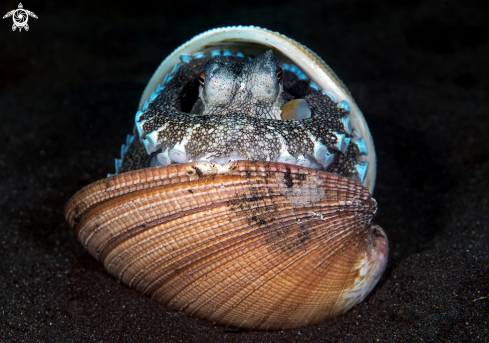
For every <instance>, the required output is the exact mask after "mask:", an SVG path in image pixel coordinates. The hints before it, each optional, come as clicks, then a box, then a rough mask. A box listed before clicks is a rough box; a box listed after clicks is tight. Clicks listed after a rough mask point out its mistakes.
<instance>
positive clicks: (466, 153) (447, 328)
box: [0, 0, 489, 342]
mask: <svg viewBox="0 0 489 343" xmlns="http://www.w3.org/2000/svg"><path fill="white" fill-rule="evenodd" d="M392 3H395V5H394V4H390V3H389V2H387V1H381V0H376V1H374V0H372V1H360V0H358V1H327V2H326V1H294V2H283V1H281V2H279V1H248V2H237V3H235V4H234V5H233V6H230V5H229V4H227V3H226V2H224V1H208V2H202V1H187V2H179V3H176V2H173V1H161V2H159V4H158V5H157V6H156V7H155V6H152V5H150V4H146V3H145V4H143V3H140V4H130V5H127V6H124V5H121V4H120V3H119V2H116V1H112V2H105V3H100V2H99V3H95V2H94V3H93V4H87V3H86V2H82V1H80V2H70V5H69V7H68V5H66V4H56V3H54V2H52V1H48V2H44V3H41V2H31V3H24V8H26V9H29V10H31V11H33V12H34V13H35V14H36V15H37V16H38V19H34V18H30V19H29V26H30V29H29V31H28V32H25V31H24V30H23V31H22V32H20V33H19V32H18V31H15V32H12V30H11V25H12V21H11V18H7V19H4V20H2V21H0V42H1V52H0V122H1V127H0V130H1V135H0V142H1V148H0V236H1V238H0V262H1V267H0V309H1V315H0V341H1V342H419V341H424V342H478V341H480V342H487V341H488V339H489V325H488V322H489V299H484V298H482V299H480V300H478V301H474V300H475V299H479V298H481V297H485V296H487V295H489V263H488V262H489V250H488V243H489V214H488V208H489V144H488V140H487V138H488V136H489V106H488V105H489V96H488V89H489V85H488V80H489V63H488V62H487V61H488V59H487V56H489V25H488V23H489V18H488V17H489V11H488V9H487V7H485V5H483V4H484V2H483V1H480V2H476V1H470V2H469V1H467V2H464V5H463V6H462V5H461V4H460V3H462V2H460V3H459V2H456V1H417V0H412V1H396V2H392ZM17 5H18V4H17V3H16V2H14V1H7V2H6V3H2V5H0V10H2V11H3V12H2V13H6V12H8V11H10V10H12V9H15V8H17ZM239 24H241V25H257V26H261V27H266V28H268V29H271V30H275V31H279V32H281V33H283V34H285V35H287V36H289V37H291V38H294V39H295V40H297V41H299V42H301V43H303V44H305V45H307V46H308V47H310V48H311V49H312V50H314V51H315V52H317V53H318V54H319V55H320V56H321V57H323V58H324V60H325V61H326V62H327V63H328V64H329V65H330V66H331V67H332V68H333V70H335V72H336V73H337V74H338V76H339V77H340V78H341V79H342V80H343V81H344V82H345V84H346V85H347V86H348V87H349V89H350V90H351V92H352V94H353V97H354V98H355V99H356V101H357V103H358V105H359V107H360V108H361V109H362V111H363V113H364V115H365V117H366V119H367V122H368V123H369V126H370V130H371V132H372V135H373V137H374V141H375V145H376V151H377V154H378V176H377V186H376V189H375V192H374V197H375V198H376V200H377V202H378V204H379V211H378V214H377V217H376V223H378V224H379V225H381V226H382V227H383V228H384V229H385V231H386V233H387V235H388V237H389V240H390V249H391V250H390V251H391V252H390V257H389V263H388V267H387V270H386V272H385V274H384V276H383V277H382V279H381V280H380V282H379V284H378V285H377V287H376V288H375V289H374V291H373V292H372V294H371V295H370V296H369V297H368V298H367V299H366V300H365V301H364V302H363V303H361V304H360V305H358V306H356V307H354V308H353V309H352V310H351V311H349V312H348V313H346V314H345V315H343V316H341V317H339V318H337V319H335V320H332V321H327V322H322V323H320V324H317V325H313V326H310V327H306V328H302V329H299V330H284V331H277V332H249V331H237V330H231V329H226V328H221V327H216V326H213V325H211V324H208V323H205V322H202V321H199V320H197V319H193V318H190V317H187V316H185V315H184V314H182V313H178V312H174V311H172V310H170V309H168V308H166V307H165V306H163V305H160V304H159V303H156V302H154V301H152V300H151V299H149V298H148V297H146V296H144V295H141V294H139V293H138V292H136V291H134V290H132V289H129V288H128V287H127V286H125V285H124V284H122V283H120V282H119V281H118V280H116V279H115V278H114V277H112V276H110V275H109V274H108V273H107V272H106V271H105V269H104V268H103V266H102V265H101V264H99V263H98V262H96V261H95V260H94V259H93V258H92V257H91V256H90V255H89V254H88V253H87V252H86V251H85V250H84V249H83V247H82V246H81V244H79V242H78V241H77V238H76V236H75V234H74V233H73V232H72V230H71V228H70V227H69V226H68V224H67V223H66V222H65V219H64V217H63V207H64V204H65V203H66V201H67V200H68V199H69V197H71V196H72V195H73V194H74V193H75V192H76V191H77V190H79V189H80V188H82V187H83V186H85V185H87V184H89V183H91V182H93V181H96V180H98V179H101V178H103V177H105V175H106V174H107V173H108V172H113V159H114V158H115V157H117V156H118V155H119V151H120V144H122V143H123V141H124V139H125V136H126V134H127V133H129V132H130V131H131V130H132V127H133V124H134V122H133V118H134V113H135V111H136V107H137V104H138V101H139V97H140V95H141V93H142V91H143V88H144V86H145V84H146V82H147V81H148V80H149V77H150V76H151V75H152V73H153V72H154V70H155V69H156V67H157V66H158V65H159V63H160V62H161V60H162V59H163V58H164V56H166V55H167V54H169V53H170V52H171V51H172V50H173V49H175V48H176V47H177V46H179V45H180V44H181V43H183V42H184V41H186V40H188V39H190V38H191V37H193V36H194V35H196V34H198V33H200V32H203V31H205V30H207V29H210V28H214V27H219V26H229V25H239Z"/></svg>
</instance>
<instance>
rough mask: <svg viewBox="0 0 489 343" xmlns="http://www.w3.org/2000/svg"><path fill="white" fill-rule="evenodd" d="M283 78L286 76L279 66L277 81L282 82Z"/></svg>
mask: <svg viewBox="0 0 489 343" xmlns="http://www.w3.org/2000/svg"><path fill="white" fill-rule="evenodd" d="M283 76H284V72H283V71H282V68H281V67H280V66H279V67H278V68H277V80H278V81H280V80H281V79H282V77H283Z"/></svg>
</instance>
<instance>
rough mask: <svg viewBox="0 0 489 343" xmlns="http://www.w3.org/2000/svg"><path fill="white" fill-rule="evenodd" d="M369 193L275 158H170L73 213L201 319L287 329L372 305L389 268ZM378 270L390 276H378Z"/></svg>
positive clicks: (146, 286) (111, 254)
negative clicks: (371, 296) (380, 257)
mask: <svg viewBox="0 0 489 343" xmlns="http://www.w3.org/2000/svg"><path fill="white" fill-rule="evenodd" d="M376 208H377V205H376V202H375V200H374V199H372V198H371V196H370V194H369V191H368V188H366V187H364V186H362V185H360V184H358V183H355V182H353V181H351V180H348V179H346V178H343V177H339V176H337V175H334V174H330V173H326V172H323V171H319V170H315V169H308V168H302V167H298V166H293V165H287V164H282V163H272V162H246V161H239V162H235V163H229V164H213V163H205V162H197V163H186V164H172V165H168V166H161V167H153V168H147V169H141V170H136V171H132V172H127V173H123V174H119V175H115V176H112V177H109V178H107V179H103V180H100V181H98V182H95V183H93V184H91V185H89V186H87V187H85V188H84V189H82V190H81V191H79V192H78V193H77V194H76V195H75V196H73V198H71V199H70V201H69V202H68V204H67V205H66V208H65V216H66V219H67V220H68V221H69V223H70V225H71V226H72V227H73V228H74V229H75V230H76V233H77V235H78V237H79V239H80V241H81V242H82V243H83V245H84V246H85V247H86V248H87V249H88V251H89V252H90V253H91V254H92V255H93V256H94V257H96V258H97V259H98V260H100V261H102V262H103V263H104V265H105V267H106V269H107V270H108V271H109V272H110V273H111V274H113V275H114V276H116V277H117V278H119V279H121V280H122V281H123V282H124V283H125V284H127V285H129V286H130V287H133V288H136V289H137V290H139V291H141V292H143V293H145V294H148V295H150V296H151V297H152V298H154V299H156V300H158V301H160V302H162V303H164V304H166V305H168V306H170V307H172V308H174V309H177V310H180V311H184V312H185V313H187V314H190V315H193V316H195V317H198V318H201V319H205V320H208V321H211V322H213V323H218V324H221V325H228V326H232V327H243V328H255V329H281V328H287V327H299V326H304V325H307V324H310V323H314V322H318V321H320V320H322V319H325V318H331V317H335V316H337V315H339V314H341V313H343V312H345V311H347V310H348V309H349V308H351V307H352V306H354V305H355V304H357V303H358V302H360V301H361V300H363V298H364V297H365V296H366V295H367V294H368V292H369V291H370V290H371V289H372V288H373V286H374V285H375V283H376V282H377V281H378V278H379V277H380V274H381V273H382V271H383V268H384V265H385V264H384V265H382V263H380V265H379V264H378V263H377V260H376V257H375V256H374V257H372V256H373V254H375V253H376V252H375V249H372V242H373V241H374V240H375V238H373V236H372V234H373V233H372V228H371V220H372V218H373V215H374V214H375V212H376ZM379 270H380V272H379Z"/></svg>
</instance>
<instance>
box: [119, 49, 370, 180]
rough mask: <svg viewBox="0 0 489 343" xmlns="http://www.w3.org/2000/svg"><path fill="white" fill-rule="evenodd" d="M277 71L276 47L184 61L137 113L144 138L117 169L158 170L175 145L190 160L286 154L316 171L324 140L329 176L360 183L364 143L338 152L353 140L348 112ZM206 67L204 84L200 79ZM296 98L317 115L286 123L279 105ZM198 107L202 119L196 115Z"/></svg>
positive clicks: (270, 158) (292, 76) (289, 74)
mask: <svg viewBox="0 0 489 343" xmlns="http://www.w3.org/2000/svg"><path fill="white" fill-rule="evenodd" d="M278 66H279V64H278V60H277V59H276V58H275V56H273V53H272V51H271V50H270V51H268V52H266V53H264V54H262V55H260V56H258V57H256V58H255V59H254V60H252V61H251V62H250V61H249V60H248V59H246V58H242V57H237V56H217V57H213V58H210V57H201V58H194V59H190V60H188V61H185V63H181V64H180V65H179V67H178V69H177V70H176V71H175V72H174V73H173V75H172V76H173V77H172V78H171V79H170V80H169V81H168V82H167V83H166V85H165V87H164V88H163V89H162V90H161V91H159V93H158V94H157V95H156V94H155V97H154V99H153V100H152V101H151V102H150V103H149V105H148V106H147V107H146V108H145V110H144V112H142V113H139V114H138V115H137V116H136V121H137V123H136V124H137V125H139V128H140V130H139V132H140V134H139V135H138V136H139V137H138V138H139V139H134V140H133V141H132V144H131V145H130V147H129V149H128V150H127V153H125V155H124V156H123V161H122V165H121V167H120V168H119V170H117V171H118V172H124V171H129V170H134V169H139V168H144V167H148V166H151V165H157V162H155V158H154V156H155V154H156V153H158V152H161V151H168V150H171V149H172V148H174V147H175V146H177V145H178V146H180V147H184V149H185V153H186V161H195V160H198V159H203V158H204V159H206V160H209V161H222V160H224V159H226V158H228V157H229V158H231V156H240V159H248V160H259V161H277V160H278V158H279V157H280V156H281V155H283V154H284V152H285V153H288V154H289V155H291V156H293V157H294V158H295V159H299V158H301V156H303V157H305V158H308V159H309V160H311V161H312V163H313V166H316V167H317V168H322V166H321V165H320V164H319V163H317V161H316V160H315V155H314V153H315V146H317V143H320V144H323V145H325V146H326V147H328V150H329V151H330V152H332V153H334V160H333V162H332V163H330V164H329V165H328V166H327V168H326V170H327V171H330V172H333V173H336V174H339V175H342V176H347V177H350V178H352V179H354V180H356V181H360V182H361V181H362V180H363V176H361V175H359V173H358V169H357V164H358V162H357V160H356V155H357V154H358V153H360V151H359V150H358V146H357V145H355V144H349V145H348V144H347V148H346V149H344V150H343V151H339V150H337V147H338V139H339V138H338V135H340V136H341V135H344V136H345V137H347V138H353V136H352V135H351V134H350V133H351V131H350V133H349V132H348V131H349V130H348V129H347V128H345V124H344V120H342V118H344V117H346V116H347V115H348V114H349V113H348V112H347V111H346V110H345V109H343V108H341V107H339V106H337V104H336V103H335V102H334V101H333V100H332V99H331V98H330V97H329V96H328V95H326V94H324V93H322V92H321V91H318V90H316V89H315V88H313V87H311V86H310V84H309V81H308V80H304V78H299V77H298V75H297V74H296V73H293V72H291V71H288V70H284V72H283V74H284V75H283V79H281V80H278V79H277V67H278ZM202 70H204V71H205V85H204V86H203V87H202V86H200V85H199V81H198V78H199V76H200V74H201V72H202ZM211 87H214V89H212V88H211ZM196 93H198V95H199V98H198V99H197V103H196ZM294 98H302V99H305V100H306V101H307V102H308V104H309V107H310V109H311V113H312V115H311V118H309V119H303V120H281V119H280V107H281V106H282V105H283V104H284V103H285V102H287V101H288V100H291V99H294ZM199 107H200V111H199V113H200V114H191V113H190V112H192V111H191V109H192V108H194V109H195V108H199ZM148 141H150V142H152V144H149V143H148ZM349 141H350V139H348V142H349ZM226 162H227V161H226ZM116 164H117V163H116Z"/></svg>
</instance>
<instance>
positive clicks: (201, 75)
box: [199, 71, 205, 86]
mask: <svg viewBox="0 0 489 343" xmlns="http://www.w3.org/2000/svg"><path fill="white" fill-rule="evenodd" d="M199 82H200V84H201V85H202V86H203V85H205V71H203V72H202V73H200V75H199Z"/></svg>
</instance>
